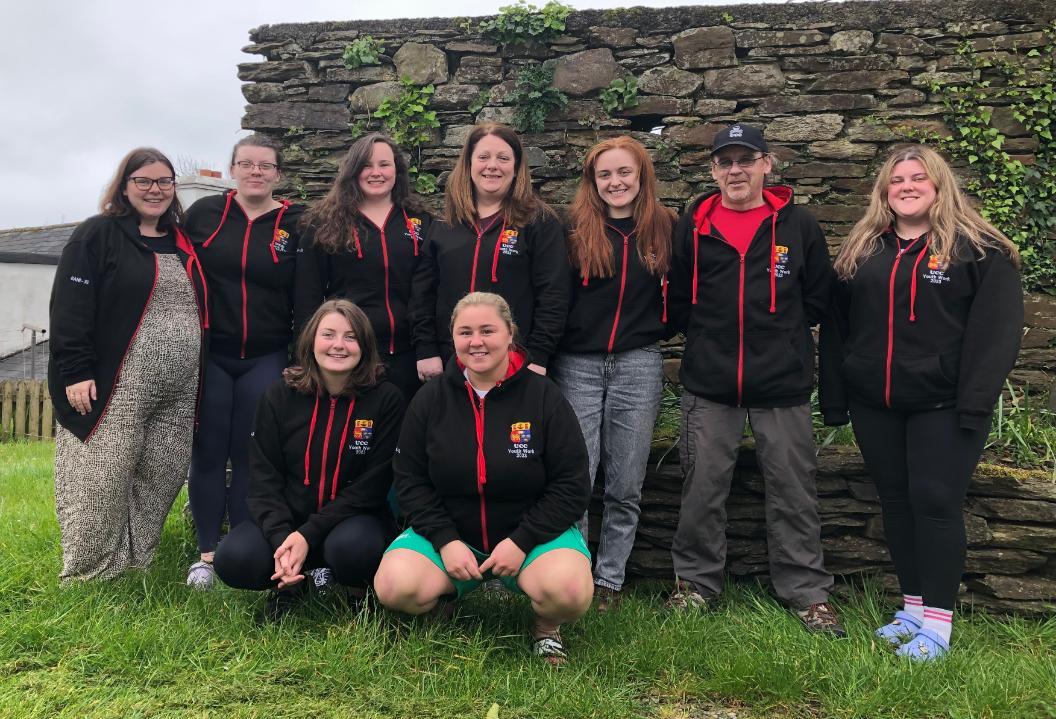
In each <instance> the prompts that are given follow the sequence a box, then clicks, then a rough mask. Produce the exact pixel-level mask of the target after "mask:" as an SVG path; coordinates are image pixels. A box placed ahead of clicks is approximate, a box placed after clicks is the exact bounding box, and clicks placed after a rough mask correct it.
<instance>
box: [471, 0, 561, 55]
mask: <svg viewBox="0 0 1056 719" xmlns="http://www.w3.org/2000/svg"><path fill="white" fill-rule="evenodd" d="M572 10H573V8H572V7H571V6H570V5H563V4H562V3H560V2H557V0H550V2H548V3H547V4H546V5H543V7H542V8H541V9H540V8H537V7H536V6H535V5H531V4H529V3H528V2H526V1H525V0H517V2H516V3H514V4H513V5H504V6H503V7H500V8H499V14H498V15H496V16H495V18H494V19H491V20H483V21H481V23H480V24H479V25H477V26H476V27H473V24H472V23H470V22H468V21H467V22H465V23H463V24H462V29H463V30H465V31H467V32H473V31H476V32H479V33H480V34H481V36H483V37H484V38H486V39H488V40H492V41H494V42H497V43H498V44H500V45H514V44H518V43H520V44H525V45H545V44H546V43H547V42H549V41H550V40H553V39H554V38H555V37H557V36H558V35H560V34H561V33H563V32H564V31H565V20H566V19H567V18H568V16H569V15H570V14H571V13H572Z"/></svg>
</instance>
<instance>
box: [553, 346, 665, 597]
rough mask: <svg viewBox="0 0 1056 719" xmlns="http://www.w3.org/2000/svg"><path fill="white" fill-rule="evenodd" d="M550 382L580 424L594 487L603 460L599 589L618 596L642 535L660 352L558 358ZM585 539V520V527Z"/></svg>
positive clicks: (584, 527)
mask: <svg viewBox="0 0 1056 719" xmlns="http://www.w3.org/2000/svg"><path fill="white" fill-rule="evenodd" d="M552 365H553V366H552V368H551V376H552V377H553V379H554V381H555V382H556V383H557V386H558V387H560V388H561V391H562V392H563V393H564V395H565V397H566V398H567V399H568V401H569V403H570V404H571V405H572V409H573V410H575V412H576V417H578V418H579V425H580V427H581V428H582V430H583V439H584V440H586V443H587V454H588V457H589V460H590V481H591V484H592V485H593V483H594V477H595V475H596V473H597V469H598V462H599V460H601V459H602V458H603V459H604V465H603V468H604V472H605V494H604V498H603V502H604V503H603V510H602V515H601V538H600V540H599V542H598V551H597V554H596V559H595V563H594V583H595V584H597V585H599V586H603V587H608V588H609V589H615V590H619V589H621V588H622V587H623V579H624V575H625V573H626V569H627V557H629V556H630V554H631V547H632V546H633V545H634V535H635V531H636V530H637V529H638V515H639V514H640V513H641V510H640V508H639V502H640V501H641V497H642V483H643V482H644V481H645V469H646V465H647V464H648V463H649V448H650V445H651V443H652V439H653V424H655V422H656V413H657V412H658V411H659V409H660V393H661V390H662V380H663V358H662V356H661V354H660V348H659V347H658V346H657V345H655V344H654V345H649V346H647V347H641V348H638V349H633V350H627V351H625V352H616V353H614V354H605V353H582V354H581V353H576V354H572V353H568V354H558V355H557V357H556V358H555V360H554V362H553V363H552ZM580 530H581V531H582V532H583V536H584V537H586V536H587V520H586V517H584V518H583V519H582V520H581V521H580Z"/></svg>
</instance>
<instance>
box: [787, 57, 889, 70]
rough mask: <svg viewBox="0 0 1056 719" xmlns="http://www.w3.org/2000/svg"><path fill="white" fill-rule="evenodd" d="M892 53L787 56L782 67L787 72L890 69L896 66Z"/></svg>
mask: <svg viewBox="0 0 1056 719" xmlns="http://www.w3.org/2000/svg"><path fill="white" fill-rule="evenodd" d="M894 64H895V63H894V60H892V59H891V56H890V55H860V56H855V57H832V56H831V55H828V56H825V55H823V56H819V57H786V58H785V59H784V60H783V61H782V62H781V67H782V68H783V69H784V70H785V71H786V72H787V71H790V70H799V71H801V72H820V73H827V72H853V71H859V70H890V69H891V68H892V67H894Z"/></svg>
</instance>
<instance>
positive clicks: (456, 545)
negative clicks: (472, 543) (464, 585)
mask: <svg viewBox="0 0 1056 719" xmlns="http://www.w3.org/2000/svg"><path fill="white" fill-rule="evenodd" d="M440 558H441V559H443V560H444V569H446V570H447V573H448V575H450V576H452V577H454V578H455V579H461V580H462V581H463V582H465V581H469V580H470V579H477V580H482V579H484V577H482V576H481V574H480V569H479V568H478V567H477V557H476V556H475V555H474V554H473V550H471V549H470V548H469V547H467V546H466V543H465V542H463V541H461V540H458V539H456V540H454V541H451V542H448V543H447V544H445V545H444V546H443V547H441V548H440Z"/></svg>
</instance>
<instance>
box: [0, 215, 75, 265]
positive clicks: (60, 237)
mask: <svg viewBox="0 0 1056 719" xmlns="http://www.w3.org/2000/svg"><path fill="white" fill-rule="evenodd" d="M78 224H79V223H77V222H70V223H67V224H64V225H48V226H47V227H21V228H17V229H13V230H0V262H12V263H15V262H17V263H22V264H27V265H57V264H59V255H60V254H61V253H62V248H63V247H65V246H66V241H67V240H68V239H70V235H72V234H73V229H74V228H75V227H77V225H78Z"/></svg>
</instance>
